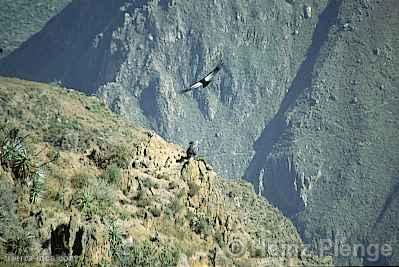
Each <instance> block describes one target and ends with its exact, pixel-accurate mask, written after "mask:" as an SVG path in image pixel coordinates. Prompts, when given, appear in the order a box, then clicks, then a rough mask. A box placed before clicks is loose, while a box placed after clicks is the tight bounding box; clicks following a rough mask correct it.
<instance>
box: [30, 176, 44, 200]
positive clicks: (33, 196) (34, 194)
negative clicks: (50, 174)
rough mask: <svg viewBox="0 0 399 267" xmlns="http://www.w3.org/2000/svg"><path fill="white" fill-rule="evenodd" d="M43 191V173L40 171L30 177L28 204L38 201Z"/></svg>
mask: <svg viewBox="0 0 399 267" xmlns="http://www.w3.org/2000/svg"><path fill="white" fill-rule="evenodd" d="M43 190H44V173H43V171H42V170H41V169H38V170H37V171H35V172H34V173H33V175H32V188H31V190H30V202H31V203H36V202H37V200H38V199H40V197H41V195H42V193H43Z"/></svg>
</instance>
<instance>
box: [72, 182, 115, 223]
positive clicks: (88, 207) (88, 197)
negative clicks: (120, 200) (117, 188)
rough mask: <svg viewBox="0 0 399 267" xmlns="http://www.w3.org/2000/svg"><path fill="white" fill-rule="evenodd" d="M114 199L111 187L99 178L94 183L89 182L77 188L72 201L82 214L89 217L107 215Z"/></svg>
mask: <svg viewBox="0 0 399 267" xmlns="http://www.w3.org/2000/svg"><path fill="white" fill-rule="evenodd" d="M114 201H115V196H114V194H113V191H112V189H111V188H109V186H108V185H107V184H106V183H104V182H102V181H101V180H100V181H98V183H96V184H95V185H93V184H89V185H87V186H85V187H83V188H81V189H79V190H78V191H77V192H76V193H75V195H74V197H73V202H72V203H73V204H74V205H75V206H76V207H77V208H78V209H79V210H80V211H81V212H82V214H83V215H84V216H86V217H88V218H91V217H93V216H94V215H99V216H104V215H107V214H108V213H109V212H108V211H109V209H110V207H111V206H112V204H113V203H114Z"/></svg>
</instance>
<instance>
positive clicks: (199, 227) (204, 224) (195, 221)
mask: <svg viewBox="0 0 399 267" xmlns="http://www.w3.org/2000/svg"><path fill="white" fill-rule="evenodd" d="M188 219H189V220H190V227H191V230H193V232H194V233H196V234H198V235H204V236H205V237H206V236H208V235H209V233H210V232H211V230H212V226H211V221H210V220H209V218H208V217H207V216H206V215H205V214H203V213H197V214H193V213H189V214H188Z"/></svg>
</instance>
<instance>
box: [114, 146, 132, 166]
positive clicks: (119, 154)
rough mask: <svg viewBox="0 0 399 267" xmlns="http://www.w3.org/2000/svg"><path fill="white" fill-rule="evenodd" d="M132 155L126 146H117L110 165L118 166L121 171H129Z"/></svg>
mask: <svg viewBox="0 0 399 267" xmlns="http://www.w3.org/2000/svg"><path fill="white" fill-rule="evenodd" d="M130 159H131V155H130V152H129V150H128V149H127V148H126V147H125V146H121V145H119V146H116V147H115V148H114V149H113V150H112V151H111V156H110V159H109V164H116V166H118V167H119V168H121V169H127V168H128V167H129V163H130Z"/></svg>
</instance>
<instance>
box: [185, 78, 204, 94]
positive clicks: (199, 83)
mask: <svg viewBox="0 0 399 267" xmlns="http://www.w3.org/2000/svg"><path fill="white" fill-rule="evenodd" d="M201 80H202V79H201ZM201 80H199V81H197V82H194V83H193V84H191V85H190V87H189V88H187V89H184V90H182V91H180V93H181V94H184V93H187V92H188V91H191V90H193V89H196V88H198V87H201V86H202V85H203V84H202V82H201Z"/></svg>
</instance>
